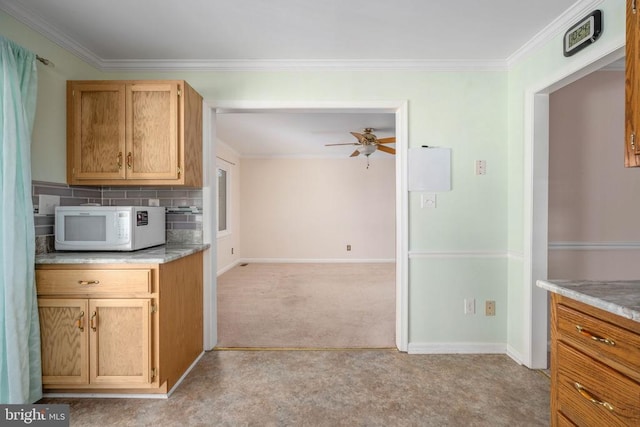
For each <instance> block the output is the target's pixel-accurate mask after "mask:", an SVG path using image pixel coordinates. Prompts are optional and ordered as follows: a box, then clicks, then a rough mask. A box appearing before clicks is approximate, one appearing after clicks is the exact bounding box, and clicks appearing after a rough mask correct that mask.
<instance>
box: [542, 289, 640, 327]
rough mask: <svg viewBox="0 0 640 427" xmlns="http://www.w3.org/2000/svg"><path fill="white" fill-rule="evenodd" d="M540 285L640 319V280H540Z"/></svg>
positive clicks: (639, 320)
mask: <svg viewBox="0 0 640 427" xmlns="http://www.w3.org/2000/svg"><path fill="white" fill-rule="evenodd" d="M536 284H537V285H538V286H539V287H541V288H543V289H546V290H548V291H550V292H554V293H556V294H560V295H563V296H566V297H568V298H571V299H574V300H576V301H580V302H583V303H585V304H589V305H591V306H593V307H597V308H600V309H602V310H605V311H608V312H609V313H613V314H617V315H618V316H622V317H626V318H627V319H631V320H635V321H636V322H640V280H612V281H595V280H550V281H547V280H538V282H537V283H536Z"/></svg>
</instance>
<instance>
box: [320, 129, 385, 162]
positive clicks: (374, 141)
mask: <svg viewBox="0 0 640 427" xmlns="http://www.w3.org/2000/svg"><path fill="white" fill-rule="evenodd" d="M373 131H374V129H373V128H365V129H363V131H362V133H358V132H350V133H351V135H353V136H355V138H356V139H357V140H358V142H346V143H342V144H325V146H326V147H329V146H333V145H357V146H358V148H356V150H355V151H354V152H353V153H351V156H349V157H356V156H359V155H360V154H364V155H365V156H367V157H369V156H370V155H371V154H372V153H373V152H374V151H376V150H380V151H383V152H385V153H389V154H396V150H395V149H393V148H391V147H387V146H385V145H383V144H394V143H395V142H396V138H395V136H392V137H389V138H378V137H377V136H375V135H374V134H373Z"/></svg>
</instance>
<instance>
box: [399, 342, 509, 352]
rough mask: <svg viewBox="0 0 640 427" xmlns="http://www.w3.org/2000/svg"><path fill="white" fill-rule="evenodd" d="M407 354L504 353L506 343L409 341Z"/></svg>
mask: <svg viewBox="0 0 640 427" xmlns="http://www.w3.org/2000/svg"><path fill="white" fill-rule="evenodd" d="M407 352H408V353H409V354H505V353H506V352H507V345H506V344H502V343H475V342H452V343H409V348H408V351H407Z"/></svg>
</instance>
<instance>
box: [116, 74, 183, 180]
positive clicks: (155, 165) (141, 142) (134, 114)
mask: <svg viewBox="0 0 640 427" xmlns="http://www.w3.org/2000/svg"><path fill="white" fill-rule="evenodd" d="M126 94H127V95H126V97H127V107H126V110H127V121H126V140H127V144H126V145H127V155H126V158H127V160H126V164H127V168H126V171H127V173H126V175H127V179H149V180H159V179H178V84H177V83H148V84H147V83H140V84H130V85H127V86H126Z"/></svg>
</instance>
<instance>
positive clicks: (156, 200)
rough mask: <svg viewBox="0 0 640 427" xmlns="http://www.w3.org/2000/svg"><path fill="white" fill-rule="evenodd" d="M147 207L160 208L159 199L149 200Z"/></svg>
mask: <svg viewBox="0 0 640 427" xmlns="http://www.w3.org/2000/svg"><path fill="white" fill-rule="evenodd" d="M149 206H160V199H149Z"/></svg>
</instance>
